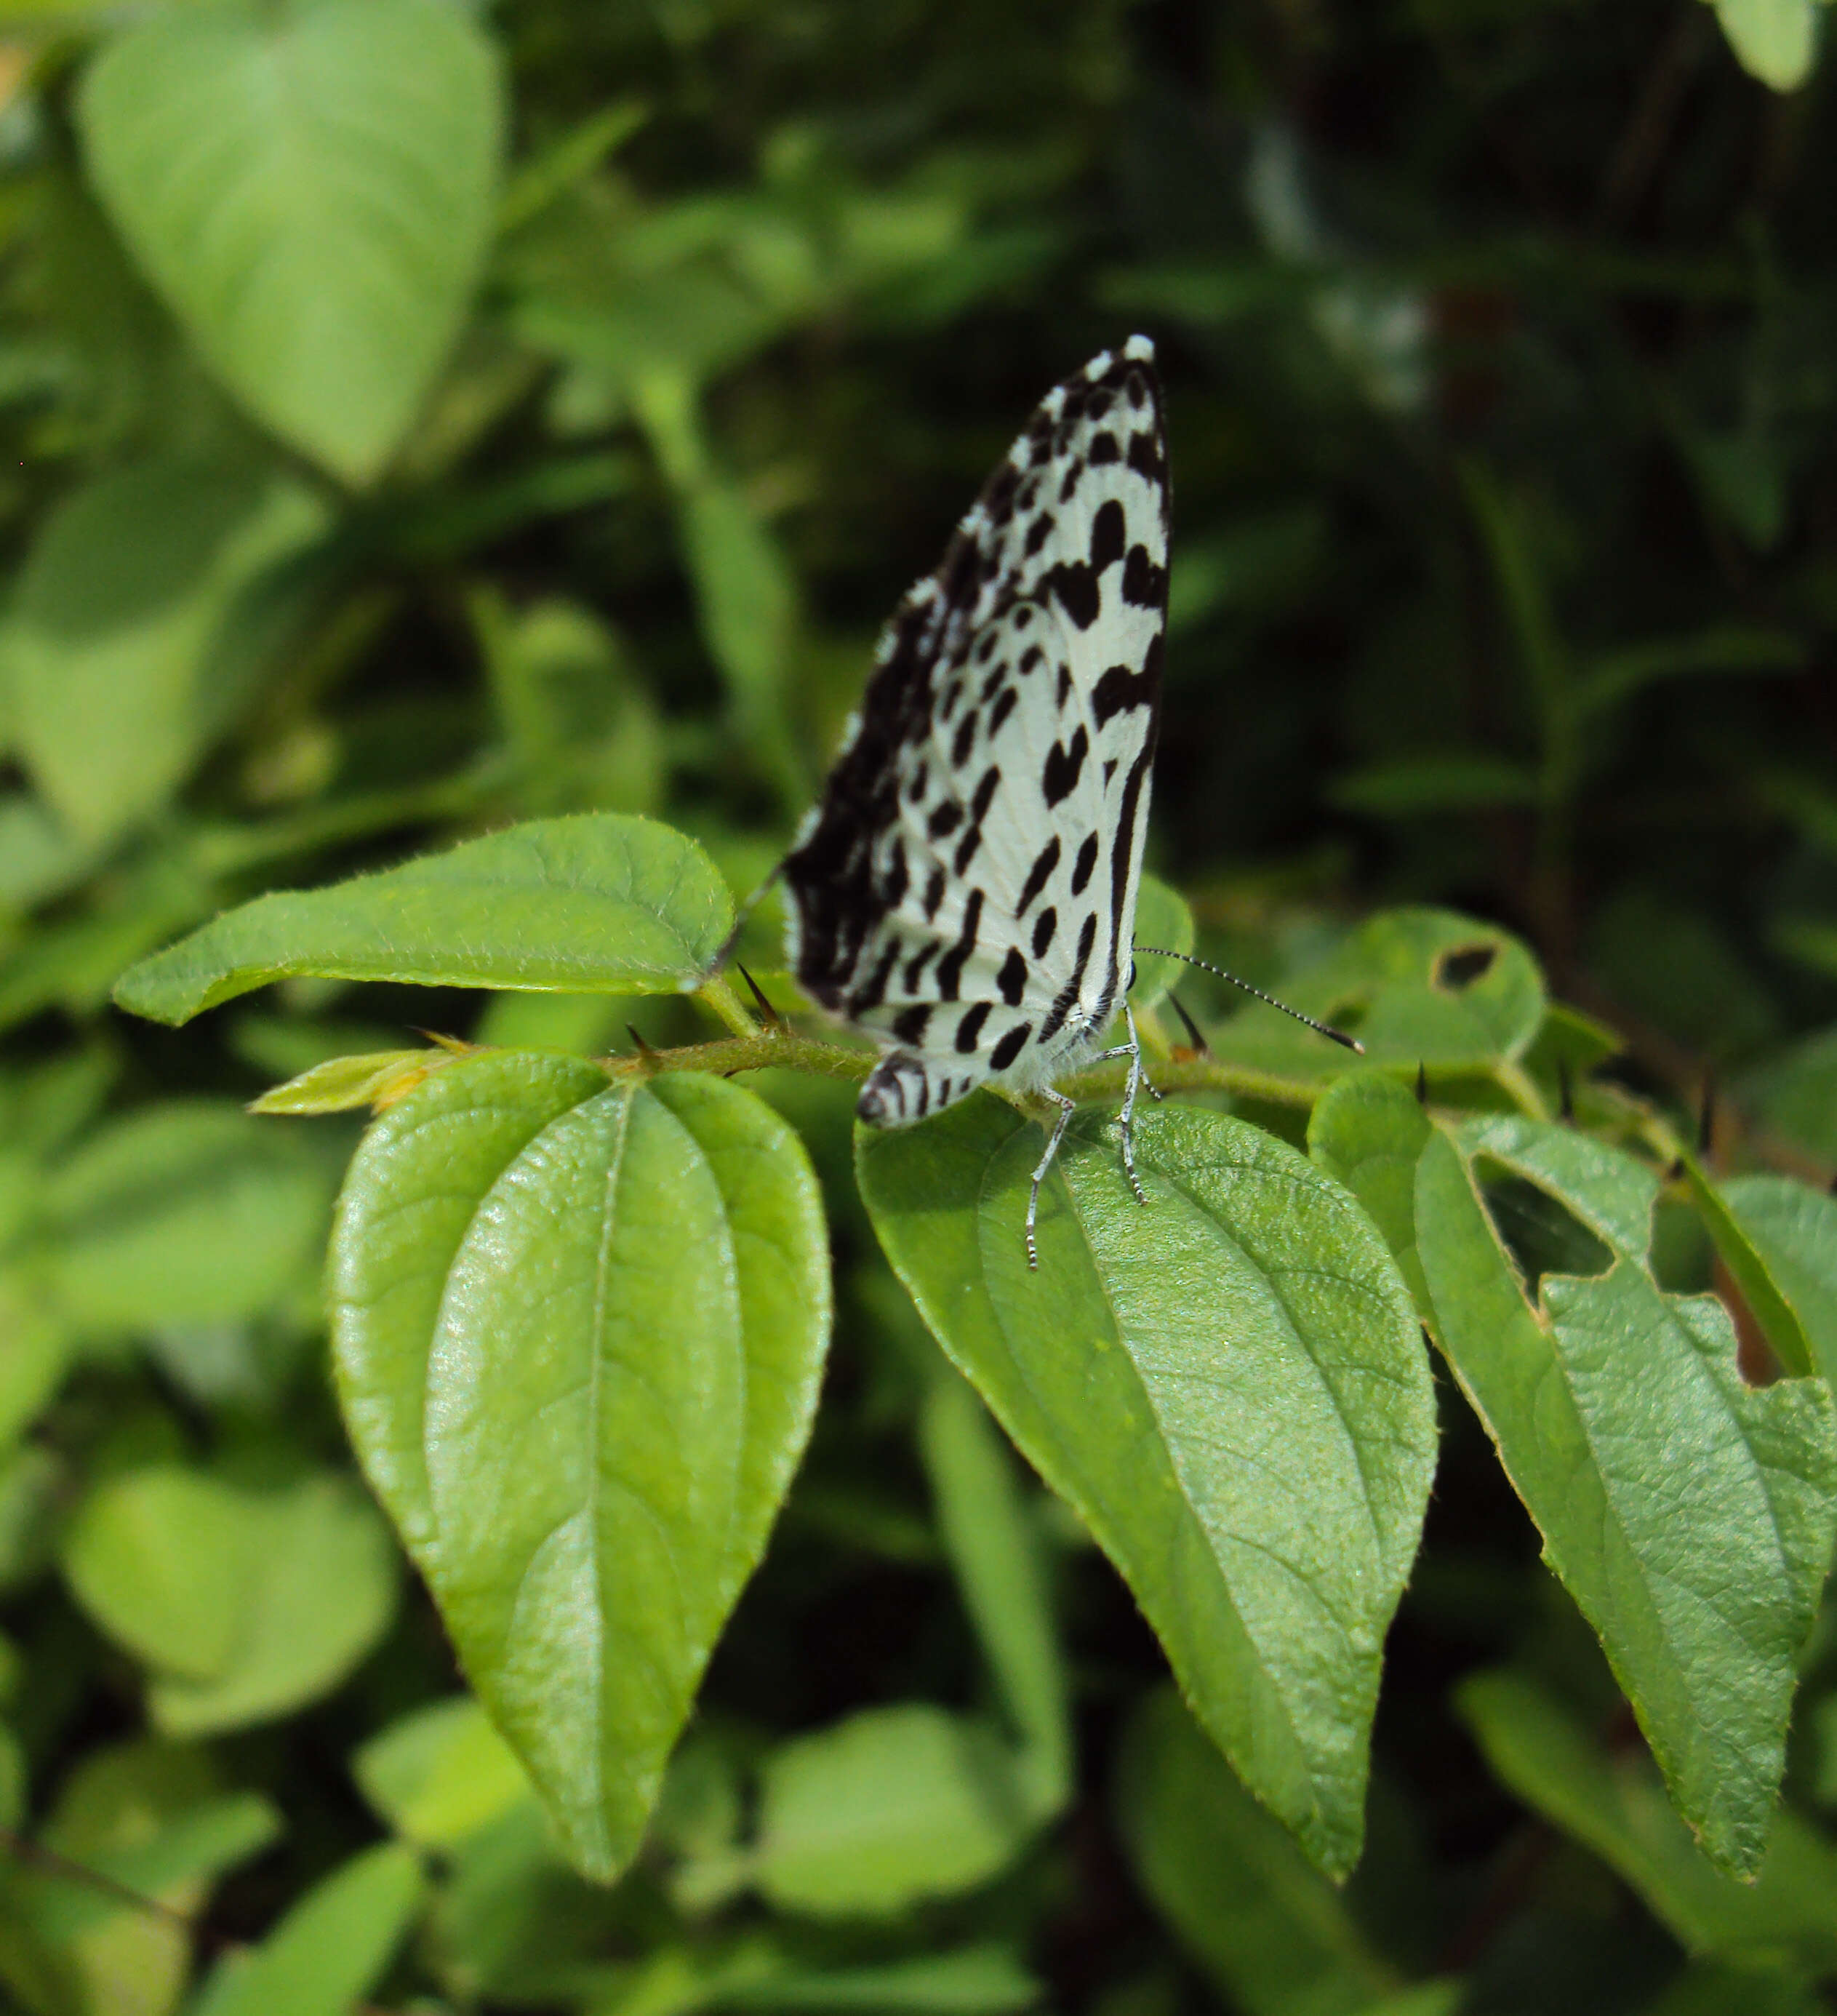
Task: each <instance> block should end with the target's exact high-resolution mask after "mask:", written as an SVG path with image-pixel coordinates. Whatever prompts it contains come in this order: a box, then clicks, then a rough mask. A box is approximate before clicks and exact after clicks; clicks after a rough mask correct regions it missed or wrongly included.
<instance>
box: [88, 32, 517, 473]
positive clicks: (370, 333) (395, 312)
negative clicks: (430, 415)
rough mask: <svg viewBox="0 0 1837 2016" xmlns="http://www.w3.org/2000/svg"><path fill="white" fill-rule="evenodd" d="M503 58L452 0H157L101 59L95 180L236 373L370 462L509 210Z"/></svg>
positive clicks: (317, 446) (272, 406)
mask: <svg viewBox="0 0 1837 2016" xmlns="http://www.w3.org/2000/svg"><path fill="white" fill-rule="evenodd" d="M500 88H501V87H500V85H499V76H498V67H497V59H496V56H495V51H494V49H493V48H492V44H491V42H490V41H488V39H487V38H486V37H484V35H483V34H481V33H480V32H479V31H478V29H477V27H475V26H474V24H473V23H472V22H470V20H468V19H467V17H466V14H465V13H464V11H463V9H459V8H455V7H448V6H443V5H438V4H437V0H315V4H312V5H295V6H292V7H287V8H284V9H275V8H272V7H268V6H265V5H261V4H259V0H220V4H218V5H214V6H209V7H181V8H177V9H173V10H171V11H170V12H167V13H157V14H155V15H153V16H151V17H150V18H149V19H148V20H146V21H144V22H143V23H142V24H141V25H140V26H139V27H136V28H134V29H131V30H130V31H129V32H128V33H127V34H124V35H122V36H121V37H120V38H118V39H117V40H115V41H112V42H111V43H110V44H109V45H107V47H106V48H105V49H104V50H103V52H102V54H101V56H99V58H98V59H96V61H95V63H94V65H93V66H92V67H91V69H90V70H89V71H88V74H87V75H86V76H85V78H84V80H83V82H82V85H81V90H80V92H79V93H78V97H77V110H78V123H79V126H80V128H81V133H82V136H83V141H84V145H85V153H86V156H87V160H88V167H89V171H90V174H91V176H92V178H93V180H94V182H95V185H96V187H97V189H98V191H99V193H100V195H101V196H102V198H103V202H104V203H106V206H107V207H108V209H109V211H110V215H111V216H112V217H113V219H114V221H115V222H116V224H117V226H118V227H119V229H121V233H122V235H123V236H124V237H125V238H126V239H127V241H128V245H129V246H130V247H131V249H132V250H133V252H134V254H135V257H136V258H137V259H138V260H139V262H140V264H141V265H142V267H143V268H144V269H145V270H146V273H147V274H148V275H149V278H150V279H152V280H153V283H154V284H155V285H156V286H157V287H158V288H159V290H160V292H161V293H163V294H164V297H166V299H167V301H168V302H169V303H170V304H171V307H172V308H173V309H174V310H175V312H176V313H177V314H178V316H179V318H180V319H181V320H182V322H184V324H185V325H186V329H187V331H188V333H189V334H190V336H191V337H192V339H193V341H194V342H195V343H196V344H197V346H198V347H199V348H200V350H201V351H203V353H204V355H205V356H206V357H207V358H208V359H209V361H210V362H211V365H212V366H213V367H214V369H215V370H216V371H217V372H218V374H219V375H220V376H222V379H223V380H224V382H225V384H227V385H228V386H229V388H230V389H231V390H232V391H233V392H234V393H235V394H236V395H237V397H238V398H240V399H241V400H242V401H243V402H244V403H245V404H246V405H247V406H248V407H249V409H250V411H251V412H254V414H255V415H256V416H258V418H259V419H261V420H263V421H264V422H265V423H266V424H267V425H268V426H269V427H272V428H273V429H274V430H275V431H276V433H277V434H279V435H280V437H282V438H283V440H284V441H286V442H287V443H288V444H289V445H290V446H292V447H294V448H298V449H300V450H301V452H303V453H304V454H305V455H308V456H310V457H311V458H312V459H314V460H315V461H316V462H319V463H321V464H322V465H323V466H325V467H326V468H328V469H330V470H333V471H335V472H336V473H337V474H338V475H340V476H341V477H344V478H345V479H346V480H347V481H350V482H354V483H363V482H367V481H369V480H370V479H371V478H372V477H374V476H375V475H376V473H377V472H378V470H380V468H381V467H382V466H383V464H384V462H385V461H386V460H387V457H388V456H389V455H390V453H391V451H392V450H393V449H394V447H395V445H396V444H397V443H398V441H400V439H401V438H402V434H404V432H405V430H407V428H408V427H409V423H411V422H412V419H414V417H415V414H416V409H417V408H418V407H419V405H420V402H421V400H422V398H423V395H424V394H426V392H427V388H428V386H429V383H430V381H431V380H432V378H433V376H434V372H435V370H436V369H438V366H439V365H440V363H441V360H442V358H444V357H445V353H446V351H447V350H448V347H449V346H450V345H451V344H452V340H453V339H454V337H455V336H456V334H457V333H458V330H459V323H460V319H461V318H462V316H463V314H464V312H465V310H466V305H467V303H468V300H469V298H470V293H471V291H472V289H473V286H474V284H475V283H476V281H477V275H478V272H479V269H480V267H481V263H482V261H483V259H484V252H485V248H486V246H487V244H488V240H489V236H490V233H491V231H492V225H493V224H494V222H495V211H496V204H497V182H498V171H499V152H500V149H501V148H502V124H503V109H502V105H501V103H500Z"/></svg>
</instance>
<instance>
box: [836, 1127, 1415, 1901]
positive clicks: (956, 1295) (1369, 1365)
mask: <svg viewBox="0 0 1837 2016" xmlns="http://www.w3.org/2000/svg"><path fill="white" fill-rule="evenodd" d="M1107 1121H1108V1116H1107V1115H1106V1116H1099V1115H1097V1114H1090V1113H1086V1114H1082V1115H1081V1116H1079V1118H1078V1119H1077V1120H1075V1122H1074V1123H1073V1125H1072V1128H1071V1129H1070V1130H1069V1132H1068V1134H1067V1136H1066V1139H1065V1142H1064V1146H1063V1147H1062V1148H1061V1152H1060V1155H1059V1157H1058V1160H1057V1163H1056V1165H1054V1171H1053V1173H1052V1175H1051V1176H1050V1179H1049V1180H1048V1182H1047V1183H1046V1185H1045V1186H1043V1190H1042V1192H1041V1199H1040V1203H1041V1209H1040V1219H1039V1255H1040V1265H1039V1271H1038V1272H1037V1273H1031V1272H1029V1270H1028V1265H1027V1256H1026V1251H1025V1246H1024V1244H1023V1243H1022V1237H1021V1230H1022V1221H1023V1219H1024V1216H1025V1210H1026V1200H1027V1192H1028V1172H1030V1171H1031V1169H1032V1167H1033V1165H1034V1164H1035V1162H1036V1161H1037V1160H1038V1157H1039V1152H1040V1149H1041V1147H1042V1145H1043V1139H1042V1136H1041V1134H1040V1132H1039V1128H1038V1127H1037V1126H1036V1125H1035V1124H1034V1123H1033V1122H1032V1121H1029V1120H1027V1119H1024V1118H1022V1117H1021V1115H1020V1114H1017V1113H1015V1112H1014V1111H1012V1110H1011V1109H1010V1108H1009V1107H1005V1106H1003V1104H1001V1103H1000V1102H998V1101H997V1100H995V1099H994V1098H992V1097H989V1098H977V1099H973V1100H966V1101H965V1102H964V1103H963V1104H962V1105H961V1106H959V1107H953V1109H952V1110H951V1111H949V1112H948V1113H946V1114H942V1115H941V1116H940V1117H938V1118H937V1119H935V1120H934V1121H931V1122H929V1123H928V1125H925V1126H924V1127H923V1128H919V1129H913V1130H911V1131H910V1132H897V1133H895V1132H873V1130H870V1129H860V1130H859V1132H858V1133H857V1136H856V1142H857V1147H856V1154H857V1158H858V1167H859V1172H860V1180H861V1188H862V1193H863V1197H865V1199H866V1202H867V1205H868V1208H869V1210H870V1213H871V1214H872V1215H873V1221H874V1226H875V1229H876V1231H877V1233H878V1234H879V1237H880V1240H881V1244H882V1246H883V1247H884V1248H885V1250H886V1252H887V1255H888V1258H889V1259H890V1260H891V1262H892V1264H893V1266H894V1269H895V1272H896V1273H898V1274H899V1277H900V1279H901V1280H902V1281H903V1282H904V1283H905V1284H906V1287H907V1288H908V1290H909V1291H910V1292H911V1294H912V1295H913V1300H914V1301H916V1302H917V1305H918V1307H919V1310H920V1313H921V1314H922V1315H923V1316H924V1319H925V1320H926V1322H927V1323H928V1324H929V1325H930V1327H931V1330H932V1331H933V1333H934V1334H935V1335H936V1337H938V1341H939V1342H940V1343H941V1344H942V1345H943V1346H944V1348H945V1349H946V1352H948V1353H949V1355H950V1356H951V1358H952V1359H953V1360H954V1361H955V1363H956V1365H957V1366H958V1368H959V1369H960V1370H961V1371H963V1372H964V1373H965V1374H966V1375H967V1377H969V1379H970V1380H971V1383H972V1384H974V1386H975V1387H976V1388H977V1389H978V1391H979V1392H980V1393H981V1394H982V1397H983V1398H984V1399H985V1400H986V1401H987V1402H988V1403H989V1406H990V1407H991V1409H992V1410H993V1411H994V1413H995V1415H996V1418H997V1419H998V1420H1000V1422H1001V1424H1002V1425H1003V1427H1004V1428H1006V1429H1007V1432H1008V1433H1009V1435H1010V1436H1012V1437H1013V1438H1014V1441H1015V1442H1017V1443H1018V1445H1019V1446H1020V1448H1021V1450H1022V1452H1023V1453H1025V1456H1026V1457H1027V1459H1028V1461H1029V1462H1030V1463H1032V1465H1033V1467H1034V1468H1035V1469H1036V1470H1037V1471H1039V1474H1041V1476H1042V1477H1043V1478H1045V1479H1046V1481H1047V1482H1048V1483H1049V1484H1050V1485H1052V1487H1053V1488H1054V1490H1056V1491H1057V1492H1059V1493H1060V1495H1061V1496H1062V1497H1064V1498H1065V1499H1067V1500H1068V1501H1069V1503H1071V1504H1072V1506H1073V1507H1075V1509H1076V1510H1077V1511H1078V1512H1079V1514H1080V1516H1081V1517H1082V1518H1083V1520H1084V1521H1085V1523H1086V1525H1087V1526H1088V1527H1089V1528H1090V1530H1091V1532H1093V1535H1095V1536H1096V1538H1097V1540H1098V1542H1099V1543H1100V1545H1101V1546H1103V1547H1104V1550H1105V1552H1106V1553H1108V1554H1109V1556H1110V1557H1111V1560H1112V1561H1115V1564H1116V1565H1117V1567H1118V1568H1119V1569H1120V1570H1121V1571H1122V1575H1123V1576H1124V1577H1125V1579H1126V1580H1127V1581H1128V1582H1129V1586H1130V1587H1131V1588H1132V1589H1133V1591H1134V1592H1135V1595H1136V1600H1137V1601H1138V1602H1139V1603H1140V1604H1141V1606H1142V1608H1143V1610H1144V1611H1145V1612H1146V1614H1147V1617H1148V1619H1149V1622H1151V1624H1152V1625H1154V1629H1155V1630H1156V1631H1157V1633H1158V1634H1159V1636H1160V1637H1161V1640H1162V1643H1163V1645H1164V1646H1165V1647H1166V1648H1167V1651H1168V1655H1169V1658H1170V1659H1171V1660H1172V1664H1173V1668H1174V1671H1175V1672H1176V1675H1177V1676H1179V1678H1180V1682H1181V1685H1182V1687H1183V1689H1184V1690H1185V1692H1186V1694H1187V1697H1188V1698H1189V1699H1190V1701H1192V1702H1193V1703H1194V1707H1195V1709H1196V1711H1197V1712H1198V1715H1199V1717H1200V1719H1201V1722H1202V1723H1203V1724H1204V1725H1205V1729H1206V1730H1207V1733H1208V1734H1209V1735H1210V1736H1212V1738H1213V1739H1214V1741H1216V1742H1217V1743H1218V1744H1219V1746H1220V1747H1221V1748H1223V1751H1224V1752H1225V1754H1226V1756H1227V1757H1228V1758H1230V1760H1231V1762H1232V1763H1233V1764H1234V1766H1235V1768H1236V1769H1237V1771H1238V1772H1239V1774H1240V1775H1241V1777H1243V1778H1244V1781H1245V1782H1246V1784H1248V1785H1249V1786H1250V1787H1251V1788H1252V1791H1254V1792H1255V1794H1256V1795H1257V1796H1258V1797H1259V1798H1262V1800H1263V1801H1264V1802H1266V1804H1267V1805H1269V1806H1270V1808H1271V1809H1272V1810H1273V1812H1274V1813H1276V1814H1277V1816H1278V1817H1279V1818H1280V1819H1281V1820H1282V1821H1283V1822H1284V1823H1285V1824H1286V1825H1288V1827H1291V1828H1292V1829H1293V1830H1294V1831H1295V1833H1296V1834H1298V1835H1299V1838H1300V1839H1301V1841H1302V1845H1303V1846H1304V1848H1305V1849H1306V1851H1307V1852H1308V1853H1309V1856H1311V1857H1312V1858H1313V1859H1314V1860H1315V1861H1316V1862H1317V1863H1319V1864H1320V1866H1321V1867H1323V1868H1324V1869H1326V1870H1328V1871H1329V1872H1331V1873H1335V1874H1342V1873H1343V1872H1344V1871H1345V1870H1347V1869H1349V1868H1350V1867H1351V1866H1352V1864H1353V1862H1354V1861H1356V1859H1357V1856H1358V1851H1359V1843H1360V1835H1361V1831H1362V1825H1363V1819H1362V1812H1361V1807H1362V1802H1363V1793H1364V1784H1365V1773H1366V1759H1367V1743H1368V1740H1369V1730H1370V1720H1371V1709H1372V1705H1373V1702H1374V1698H1375V1696H1376V1692H1377V1687H1378V1668H1379V1655H1380V1651H1381V1644H1382V1641H1383V1636H1384V1632H1385V1626H1386V1625H1387V1624H1388V1623H1389V1618H1390V1615H1391V1613H1392V1609H1393V1608H1394V1607H1395V1605H1396V1600H1397V1597H1398V1595H1399V1592H1400V1590H1401V1588H1402V1586H1403V1579H1404V1577H1405V1575H1407V1572H1408V1571H1409V1567H1410V1561H1411V1560H1412V1558H1413V1557H1414V1553H1415V1550H1416V1543H1417V1533H1418V1531H1419V1528H1420V1525H1421V1517H1422V1511H1423V1506H1424V1502H1425V1497H1426V1496H1427V1492H1428V1481H1429V1476H1430V1472H1431V1470H1432V1466H1433V1461H1434V1415H1433V1404H1432V1395H1431V1391H1430V1386H1429V1380H1428V1367H1427V1365H1426V1363H1425V1359H1424V1355H1423V1352H1422V1349H1421V1341H1420V1338H1419V1337H1418V1334H1417V1323H1416V1319H1415V1317H1414V1314H1413V1313H1412V1312H1411V1309H1410V1299H1409V1294H1408V1291H1407V1288H1406V1287H1405V1286H1404V1283H1403V1281H1402V1280H1400V1279H1399V1276H1398V1274H1397V1272H1396V1267H1395V1265H1394V1264H1393V1262H1392V1260H1391V1258H1390V1257H1389V1255H1388V1254H1387V1253H1386V1252H1385V1250H1384V1247H1383V1244H1382V1242H1381V1240H1380V1239H1379V1237H1378V1234H1377V1233H1375V1232H1374V1230H1373V1229H1372V1228H1371V1225H1370V1224H1369V1222H1367V1219H1365V1217H1364V1215H1363V1213H1362V1212H1361V1211H1359V1209H1358V1208H1357V1207H1356V1205H1355V1204H1353V1201H1352V1200H1351V1199H1350V1198H1349V1197H1347V1195H1346V1194H1345V1192H1344V1191H1343V1190H1341V1189H1340V1188H1339V1187H1338V1186H1337V1185H1336V1184H1335V1183H1331V1182H1330V1181H1329V1180H1327V1179H1325V1178H1324V1177H1321V1176H1320V1175H1317V1174H1316V1173H1315V1172H1313V1170H1312V1169H1311V1168H1309V1166H1308V1165H1307V1164H1306V1162H1305V1161H1303V1160H1302V1157H1300V1156H1299V1155H1297V1154H1295V1152H1294V1150H1292V1149H1290V1148H1288V1147H1285V1146H1284V1144H1283V1143H1280V1142H1279V1141H1276V1140H1274V1139H1272V1138H1270V1136H1267V1135H1266V1134H1263V1133H1262V1132H1259V1130H1258V1129H1255V1128H1254V1127H1252V1126H1249V1125H1246V1124H1245V1123H1244V1122H1243V1121H1238V1120H1234V1119H1229V1118H1225V1117H1224V1116H1223V1115H1221V1114H1212V1113H1205V1112H1198V1111H1178V1110H1169V1111H1158V1112H1154V1113H1150V1114H1144V1115H1139V1116H1138V1118H1137V1124H1136V1165H1137V1168H1138V1169H1139V1170H1140V1174H1141V1180H1142V1183H1143V1186H1144V1189H1145V1190H1146V1191H1147V1196H1148V1203H1147V1205H1146V1206H1144V1205H1142V1204H1138V1203H1137V1202H1136V1200H1135V1198H1134V1197H1133V1195H1132V1194H1131V1193H1130V1190H1129V1186H1128V1184H1127V1183H1126V1181H1125V1180H1124V1179H1123V1175H1122V1167H1121V1162H1120V1158H1119V1157H1118V1152H1117V1146H1116V1141H1115V1134H1114V1132H1113V1130H1111V1129H1110V1128H1109V1127H1108V1125H1107Z"/></svg>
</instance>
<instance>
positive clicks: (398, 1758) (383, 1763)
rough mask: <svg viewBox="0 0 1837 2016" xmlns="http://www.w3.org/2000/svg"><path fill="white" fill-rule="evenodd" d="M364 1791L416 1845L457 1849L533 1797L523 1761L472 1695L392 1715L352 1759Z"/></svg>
mask: <svg viewBox="0 0 1837 2016" xmlns="http://www.w3.org/2000/svg"><path fill="white" fill-rule="evenodd" d="M351 1775H352V1776H353V1777H355V1779H356V1780H357V1782H358V1788H359V1789H360V1790H361V1791H362V1793H363V1795H364V1797H365V1798H366V1799H368V1800H369V1802H370V1804H371V1805H373V1807H375V1808H376V1811H377V1812H378V1813H380V1814H381V1815H382V1816H383V1817H384V1820H387V1822H388V1823H389V1824H390V1825H391V1827H393V1828H394V1830H395V1831H396V1832H397V1833H398V1834H400V1835H401V1836H402V1838H403V1839H404V1840H405V1841H412V1842H413V1843H414V1844H415V1845H416V1847H417V1848H437V1849H449V1848H455V1847H457V1846H458V1845H459V1843H460V1842H461V1841H464V1840H466V1838H468V1837H469V1836H470V1835H473V1834H477V1832H478V1831H479V1829H480V1828H481V1827H486V1826H488V1825H489V1824H490V1823H492V1821H494V1820H501V1819H502V1817H503V1816H504V1814H505V1813H507V1812H508V1811H509V1810H510V1808H511V1807H512V1806H513V1805H516V1804H517V1802H518V1801H519V1800H520V1799H527V1798H529V1796H530V1785H529V1780H528V1778H527V1777H524V1772H523V1766H521V1765H520V1764H519V1763H518V1762H517V1759H516V1758H515V1757H514V1756H513V1755H512V1753H511V1751H510V1748H509V1747H508V1746H507V1745H506V1743H505V1741H504V1739H503V1738H502V1737H501V1736H499V1733H498V1732H497V1731H496V1730H495V1729H493V1728H492V1726H491V1723H490V1720H489V1719H488V1717H487V1716H486V1715H485V1712H484V1709H483V1708H481V1707H480V1706H479V1705H478V1704H477V1701H474V1700H473V1698H472V1697H471V1696H470V1694H458V1695H456V1696H454V1697H452V1699H451V1700H448V1701H434V1702H432V1703H430V1705H428V1706H427V1707H426V1708H416V1709H415V1710H414V1711H413V1712H412V1713H411V1714H409V1715H403V1716H402V1718H401V1719H399V1720H398V1721H395V1722H392V1723H391V1724H390V1725H389V1726H388V1727H387V1729H385V1730H383V1731H382V1732H381V1733H380V1734H378V1735H376V1736H373V1737H371V1738H370V1740H369V1742H367V1743H366V1744H364V1745H363V1747H362V1748H361V1749H360V1750H359V1751H358V1752H357V1754H356V1755H355V1757H353V1758H352V1759H351Z"/></svg>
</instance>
